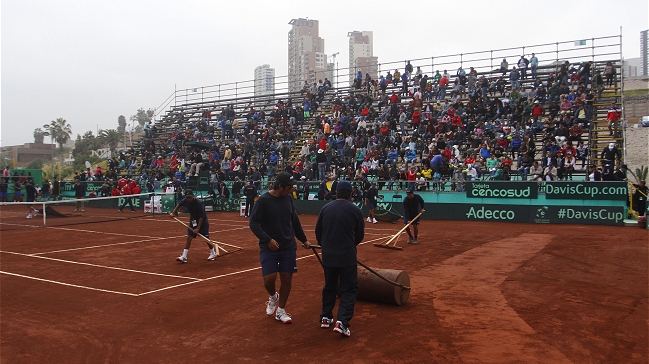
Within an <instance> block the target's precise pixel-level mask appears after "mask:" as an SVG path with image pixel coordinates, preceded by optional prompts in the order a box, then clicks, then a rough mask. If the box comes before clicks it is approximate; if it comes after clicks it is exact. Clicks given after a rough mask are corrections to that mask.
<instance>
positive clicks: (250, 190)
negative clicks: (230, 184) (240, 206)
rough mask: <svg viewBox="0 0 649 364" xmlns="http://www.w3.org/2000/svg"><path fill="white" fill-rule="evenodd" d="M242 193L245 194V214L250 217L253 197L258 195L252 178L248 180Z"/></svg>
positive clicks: (253, 202)
mask: <svg viewBox="0 0 649 364" xmlns="http://www.w3.org/2000/svg"><path fill="white" fill-rule="evenodd" d="M243 194H244V195H245V196H246V213H245V216H246V217H250V211H252V207H253V206H254V205H255V198H256V197H257V195H258V193H257V187H255V184H254V183H253V181H252V180H249V181H248V184H247V185H246V187H244V188H243Z"/></svg>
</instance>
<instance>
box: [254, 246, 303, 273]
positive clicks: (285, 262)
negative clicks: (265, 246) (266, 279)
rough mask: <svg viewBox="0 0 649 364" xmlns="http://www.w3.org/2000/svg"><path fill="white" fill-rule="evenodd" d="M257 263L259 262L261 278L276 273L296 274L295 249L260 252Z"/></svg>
mask: <svg viewBox="0 0 649 364" xmlns="http://www.w3.org/2000/svg"><path fill="white" fill-rule="evenodd" d="M259 261H260V262H261V275H262V276H266V275H269V274H273V273H277V272H286V273H295V272H297V260H296V251H295V249H288V250H262V251H260V252H259Z"/></svg>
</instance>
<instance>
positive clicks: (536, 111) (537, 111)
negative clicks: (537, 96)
mask: <svg viewBox="0 0 649 364" xmlns="http://www.w3.org/2000/svg"><path fill="white" fill-rule="evenodd" d="M542 115H545V109H544V108H543V105H541V104H540V103H539V100H536V101H534V107H533V108H532V116H533V117H534V119H538V118H539V117H540V116H542Z"/></svg>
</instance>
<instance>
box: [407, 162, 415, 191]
mask: <svg viewBox="0 0 649 364" xmlns="http://www.w3.org/2000/svg"><path fill="white" fill-rule="evenodd" d="M406 180H407V181H408V188H412V189H414V188H415V181H416V180H417V168H416V167H410V170H409V171H408V174H407V175H406Z"/></svg>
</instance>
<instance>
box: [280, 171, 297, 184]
mask: <svg viewBox="0 0 649 364" xmlns="http://www.w3.org/2000/svg"><path fill="white" fill-rule="evenodd" d="M277 182H278V183H279V185H280V186H289V185H290V186H293V185H295V182H296V181H295V180H294V179H293V176H291V175H290V174H289V173H287V172H282V173H280V174H278V175H277Z"/></svg>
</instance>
